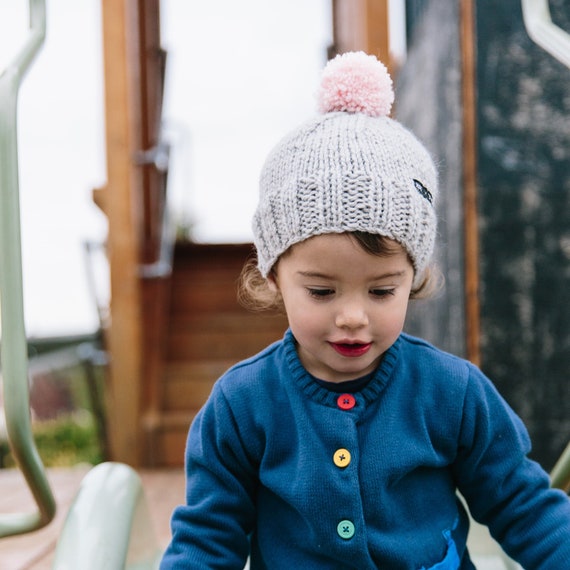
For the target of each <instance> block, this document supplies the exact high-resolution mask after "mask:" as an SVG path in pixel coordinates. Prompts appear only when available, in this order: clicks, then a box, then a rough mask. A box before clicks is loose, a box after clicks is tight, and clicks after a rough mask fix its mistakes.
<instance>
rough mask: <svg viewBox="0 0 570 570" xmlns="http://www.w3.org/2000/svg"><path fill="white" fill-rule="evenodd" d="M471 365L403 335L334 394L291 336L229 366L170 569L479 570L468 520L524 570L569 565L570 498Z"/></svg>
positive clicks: (195, 450)
mask: <svg viewBox="0 0 570 570" xmlns="http://www.w3.org/2000/svg"><path fill="white" fill-rule="evenodd" d="M529 449H530V443H529V438H528V435H527V432H526V430H525V428H524V427H523V425H522V422H521V421H520V420H519V418H518V417H517V416H516V415H515V414H514V412H513V411H512V410H511V409H510V408H509V407H508V405H507V404H506V403H505V401H504V400H503V399H502V398H501V396H500V395H499V394H498V393H497V391H496V390H495V388H494V387H493V385H492V384H491V382H490V381H489V380H488V379H487V378H486V377H485V376H484V375H483V374H482V373H481V372H480V371H479V370H478V369H477V368H476V367H474V366H473V365H471V364H470V363H468V362H466V361H464V360H462V359H459V358H457V357H454V356H452V355H449V354H446V353H444V352H442V351H440V350H437V349H436V348H434V347H433V346H431V345H429V344H428V343H426V342H424V341H422V340H419V339H416V338H413V337H410V336H408V335H405V334H402V335H401V336H400V337H399V338H398V340H397V341H396V342H395V344H394V345H393V346H392V347H391V348H390V349H389V350H388V351H387V352H386V354H385V355H384V357H383V360H382V362H381V364H380V366H379V368H378V370H377V371H376V372H375V374H374V376H373V378H372V379H371V381H370V382H369V383H368V384H367V385H366V386H365V387H364V388H363V389H362V390H361V391H359V392H357V393H354V394H344V395H342V394H341V395H340V396H339V394H338V393H335V392H333V391H330V390H328V389H327V388H325V387H323V386H321V385H319V383H318V382H316V381H315V380H314V378H312V377H311V376H310V375H309V374H308V373H307V372H306V370H305V369H304V368H303V366H302V364H301V362H300V360H299V358H298V356H297V352H296V348H295V339H294V338H293V336H292V334H291V332H290V331H288V332H287V333H286V335H285V337H284V339H283V340H282V341H280V342H277V343H275V344H273V345H271V346H270V347H268V348H267V349H265V350H264V351H262V352H261V353H259V354H258V355H257V356H255V357H253V358H251V359H249V360H246V361H244V362H241V363H239V364H237V365H236V366H234V367H233V368H232V369H230V370H229V371H228V372H227V373H226V374H224V376H223V377H222V378H221V379H220V380H218V382H217V383H216V384H215V386H214V389H213V390H212V394H211V396H210V398H209V400H208V402H207V403H206V405H205V406H204V407H203V409H202V410H201V411H200V413H199V414H198V416H197V417H196V419H195V421H194V422H193V424H192V426H191V429H190V433H189V437H188V444H187V450H186V474H187V504H186V505H184V506H180V507H178V508H177V509H176V510H175V511H174V514H173V517H172V533H173V536H172V541H171V543H170V545H169V547H168V549H167V551H166V552H165V555H164V557H163V560H162V564H161V567H160V568H161V570H168V569H188V568H208V569H214V568H220V569H224V570H228V569H236V570H241V569H242V568H243V566H244V564H245V561H246V558H247V556H248V555H251V569H252V570H258V569H264V568H268V569H271V570H276V569H281V568H283V569H287V570H290V569H291V568H298V569H303V570H312V569H320V568H322V569H327V570H330V569H349V568H351V569H358V570H366V569H372V568H387V569H390V570H397V569H402V570H403V569H406V570H408V569H411V570H420V569H422V570H428V569H430V570H451V569H454V570H455V569H462V570H464V569H472V568H474V566H473V564H472V563H471V561H470V559H469V554H468V552H467V549H466V538H467V532H468V526H469V523H468V517H467V514H466V512H465V510H464V509H463V507H462V504H461V503H460V502H459V501H458V500H457V497H456V490H459V491H460V492H461V493H462V494H463V496H464V497H465V499H466V500H467V502H468V504H469V507H470V510H471V513H472V515H473V516H474V517H475V518H476V519H477V520H479V521H481V522H482V523H484V524H486V525H488V526H489V528H490V530H491V533H492V535H493V536H494V537H495V538H496V539H497V540H498V541H499V542H500V543H501V545H502V546H503V548H504V549H505V550H506V551H507V552H508V553H509V555H510V556H511V557H512V558H514V559H515V560H518V561H519V562H520V563H521V564H522V565H523V566H524V568H525V569H526V570H539V569H540V570H563V569H566V568H570V501H569V500H568V497H567V496H566V495H565V494H564V493H562V492H560V491H555V490H551V489H549V479H548V476H547V475H546V474H545V473H544V471H543V470H542V469H541V468H540V467H539V465H538V464H536V463H534V462H532V461H530V460H529V459H528V458H526V454H527V453H528V451H529Z"/></svg>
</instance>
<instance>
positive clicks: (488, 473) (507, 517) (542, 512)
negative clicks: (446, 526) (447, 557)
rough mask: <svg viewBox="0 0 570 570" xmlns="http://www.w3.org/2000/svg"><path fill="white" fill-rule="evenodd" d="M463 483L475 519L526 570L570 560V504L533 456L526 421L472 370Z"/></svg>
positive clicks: (459, 473) (553, 568) (547, 569)
mask: <svg viewBox="0 0 570 570" xmlns="http://www.w3.org/2000/svg"><path fill="white" fill-rule="evenodd" d="M469 374H470V378H469V382H468V386H467V391H466V396H465V400H464V410H463V421H462V426H461V434H460V447H459V451H458V458H457V461H456V467H455V476H456V479H457V485H458V488H459V490H460V491H461V493H462V495H463V496H464V497H465V499H466V500H467V502H468V504H469V508H470V510H471V513H472V515H473V517H474V518H475V519H476V520H478V521H479V522H481V523H483V524H485V525H487V526H488V527H489V530H490V531H491V534H492V535H493V537H494V538H495V539H496V540H497V541H498V542H499V543H500V544H501V546H502V547H503V549H504V550H505V552H507V554H509V556H511V557H512V558H513V559H515V560H516V561H517V562H519V563H520V564H522V566H523V567H524V568H526V570H539V569H540V570H560V568H565V567H567V565H568V560H570V500H569V498H568V496H566V495H565V494H564V493H563V492H562V491H559V490H554V489H551V488H550V480H549V477H548V475H547V474H546V473H545V472H544V470H543V469H542V468H541V467H540V466H539V465H538V464H537V463H535V462H534V461H531V460H530V459H529V458H528V457H527V454H528V453H529V451H530V439H529V436H528V433H527V431H526V429H525V428H524V426H523V423H522V421H521V420H520V419H519V418H518V416H517V415H516V414H515V413H514V412H513V411H512V410H511V408H510V407H509V406H508V404H507V403H506V402H505V401H504V400H503V398H502V397H501V396H500V395H499V393H498V392H497V390H496V389H495V388H494V386H493V385H492V384H491V382H490V381H489V380H488V379H487V378H486V377H485V376H484V375H483V374H482V373H481V372H480V371H479V370H478V369H476V368H475V367H471V366H469Z"/></svg>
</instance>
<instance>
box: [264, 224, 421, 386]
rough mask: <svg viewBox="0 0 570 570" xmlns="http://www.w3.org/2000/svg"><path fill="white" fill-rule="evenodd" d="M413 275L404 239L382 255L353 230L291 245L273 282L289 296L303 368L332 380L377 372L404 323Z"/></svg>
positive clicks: (288, 308)
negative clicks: (367, 248)
mask: <svg viewBox="0 0 570 570" xmlns="http://www.w3.org/2000/svg"><path fill="white" fill-rule="evenodd" d="M413 277H414V270H413V267H412V264H411V262H410V260H409V258H408V255H407V254H406V252H405V251H404V249H403V248H401V247H400V246H398V247H397V249H396V252H395V253H394V254H393V255H390V256H388V257H379V256H376V255H372V254H370V253H367V252H365V251H364V250H363V249H362V248H361V247H360V246H358V245H357V243H356V242H355V241H354V240H353V239H352V238H351V237H350V236H349V235H348V234H326V235H322V236H315V237H312V238H309V239H308V240H306V241H304V242H301V243H299V244H296V245H294V246H292V247H291V248H290V250H289V251H288V252H287V254H286V255H284V256H283V257H282V258H281V259H280V260H279V262H278V264H277V267H276V273H275V277H273V278H272V283H273V286H274V287H276V288H278V289H279V291H280V293H281V295H282V297H283V302H284V305H285V310H286V312H287V317H288V320H289V325H290V327H291V330H292V332H293V335H294V336H295V339H296V340H297V342H298V352H299V357H300V359H301V362H302V363H303V365H304V366H305V368H306V369H307V370H308V371H309V372H310V373H311V374H313V375H314V376H316V377H317V378H320V379H322V380H328V381H330V382H342V381H345V380H352V379H355V378H359V377H361V376H364V375H366V374H368V373H370V372H372V371H373V370H374V369H375V368H376V366H377V365H378V363H379V361H380V358H381V357H382V354H383V353H384V352H385V351H386V350H387V349H388V348H389V347H390V346H391V345H392V344H393V343H394V342H395V340H396V339H397V337H398V335H399V334H400V333H401V331H402V328H403V326H404V320H405V317H406V310H407V308H408V300H409V296H410V290H411V287H412V281H413Z"/></svg>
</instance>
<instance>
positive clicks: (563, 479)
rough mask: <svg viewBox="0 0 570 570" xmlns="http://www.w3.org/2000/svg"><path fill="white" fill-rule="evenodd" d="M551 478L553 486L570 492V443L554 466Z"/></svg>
mask: <svg viewBox="0 0 570 570" xmlns="http://www.w3.org/2000/svg"><path fill="white" fill-rule="evenodd" d="M550 479H551V481H552V486H553V487H556V488H557V489H562V490H563V491H566V492H567V493H568V492H570V443H569V444H568V445H567V446H566V449H565V450H564V451H563V452H562V455H561V456H560V459H558V461H557V462H556V465H555V466H554V467H553V468H552V471H551V473H550Z"/></svg>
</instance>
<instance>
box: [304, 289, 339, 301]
mask: <svg viewBox="0 0 570 570" xmlns="http://www.w3.org/2000/svg"><path fill="white" fill-rule="evenodd" d="M307 291H308V292H309V295H310V296H311V297H315V298H316V299H325V298H326V297H330V296H331V295H334V289H315V288H311V287H309V288H308V289H307Z"/></svg>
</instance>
